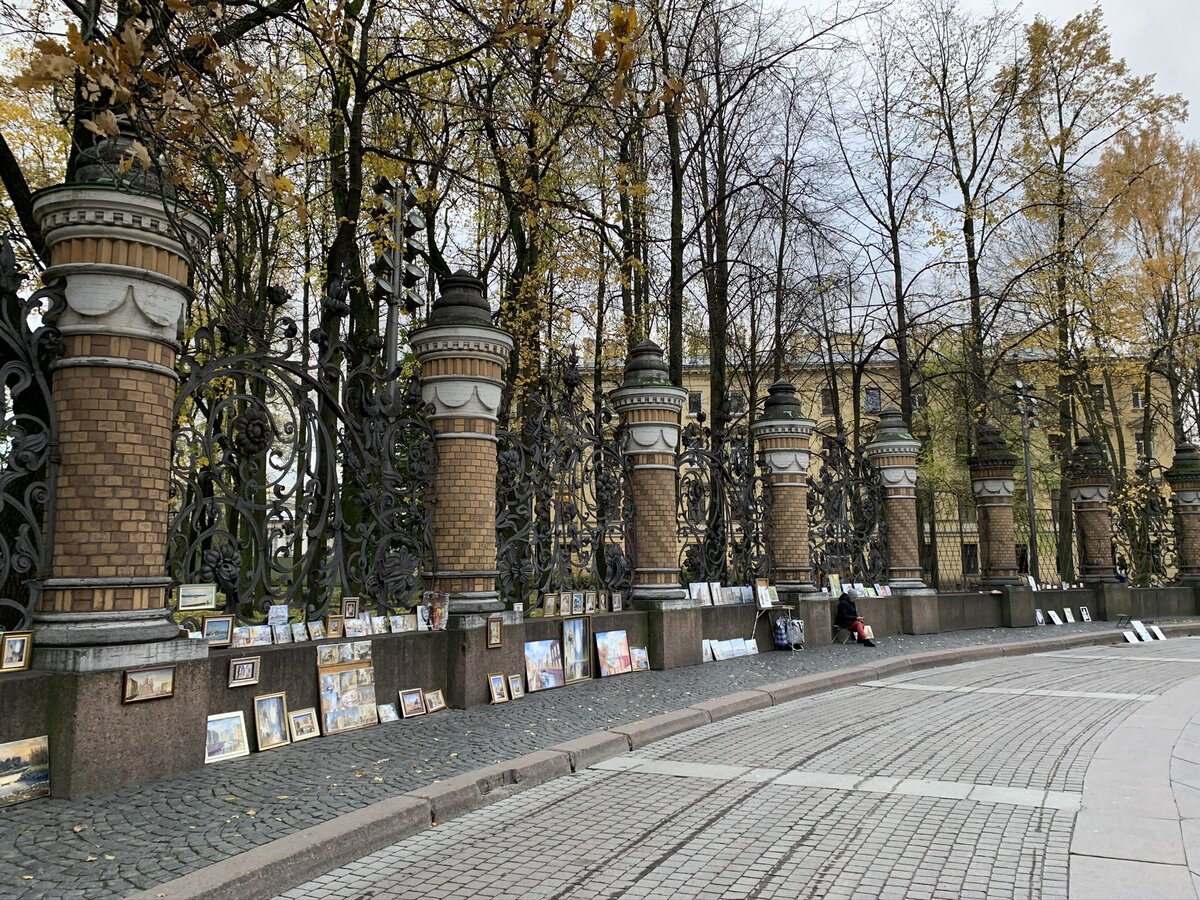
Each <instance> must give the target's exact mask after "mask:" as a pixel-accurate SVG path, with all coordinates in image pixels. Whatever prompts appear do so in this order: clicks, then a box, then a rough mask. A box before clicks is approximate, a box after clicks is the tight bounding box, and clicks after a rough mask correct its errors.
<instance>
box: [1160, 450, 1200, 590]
mask: <svg viewBox="0 0 1200 900" xmlns="http://www.w3.org/2000/svg"><path fill="white" fill-rule="evenodd" d="M1167 481H1168V482H1169V483H1170V485H1171V492H1172V494H1173V498H1172V509H1173V512H1174V516H1175V523H1174V524H1175V553H1176V557H1177V559H1178V560H1179V577H1180V579H1181V580H1182V581H1183V582H1185V583H1187V584H1192V585H1195V586H1197V587H1200V453H1197V452H1196V448H1195V447H1193V446H1192V445H1191V444H1189V443H1187V442H1186V441H1184V442H1181V443H1178V444H1176V445H1175V458H1174V460H1173V461H1172V462H1171V468H1169V469H1168V470H1167Z"/></svg>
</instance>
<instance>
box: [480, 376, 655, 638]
mask: <svg viewBox="0 0 1200 900" xmlns="http://www.w3.org/2000/svg"><path fill="white" fill-rule="evenodd" d="M585 395H586V392H585V391H584V390H583V377H582V375H581V373H580V371H579V359H578V357H577V356H576V354H575V353H574V352H572V353H571V354H570V356H568V357H566V358H561V357H552V358H551V359H550V361H549V362H548V363H547V365H546V370H545V373H544V374H543V376H542V377H541V378H540V379H539V381H538V383H537V385H536V386H535V387H534V389H533V390H532V391H530V392H529V393H528V394H527V395H526V396H525V398H524V399H523V401H522V406H521V409H520V411H519V417H518V420H517V422H516V423H515V425H514V427H513V428H510V429H501V431H500V432H499V434H498V438H499V446H498V454H499V455H498V461H497V478H496V535H497V563H498V569H499V574H498V578H497V589H498V590H499V593H500V597H501V599H503V600H504V601H505V602H506V603H508V604H512V603H515V602H522V603H524V604H525V611H526V615H528V614H529V613H531V612H533V610H535V609H538V608H540V604H541V597H542V594H543V593H545V592H547V591H551V592H553V591H558V590H563V589H566V588H570V587H585V586H590V587H598V588H604V589H608V590H618V591H627V590H628V589H629V586H630V585H631V584H632V583H633V552H632V551H633V548H632V546H631V541H630V540H629V533H628V528H629V527H630V523H632V521H633V494H632V491H631V490H630V487H629V471H628V469H627V467H626V461H625V457H624V454H622V452H621V444H620V433H619V427H618V426H617V424H616V419H615V417H614V415H613V413H612V411H611V410H610V409H609V408H608V405H607V402H606V401H607V398H606V397H605V396H604V395H601V396H600V397H588V396H585ZM589 399H590V400H591V401H592V402H591V405H590V407H589V403H588V401H589Z"/></svg>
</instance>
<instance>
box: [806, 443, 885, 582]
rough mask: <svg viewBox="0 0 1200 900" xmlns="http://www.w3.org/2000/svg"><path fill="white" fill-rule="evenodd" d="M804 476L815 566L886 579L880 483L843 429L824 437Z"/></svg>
mask: <svg viewBox="0 0 1200 900" xmlns="http://www.w3.org/2000/svg"><path fill="white" fill-rule="evenodd" d="M819 463H820V467H819V468H818V469H817V472H816V474H815V475H811V476H809V479H808V485H809V487H808V539H809V546H810V551H811V555H812V565H813V569H814V571H815V572H819V573H822V574H823V575H830V574H834V575H840V576H842V577H849V578H850V580H851V581H858V582H862V583H863V584H875V583H880V582H886V581H887V571H888V558H887V522H886V520H885V518H884V505H883V503H884V501H883V497H884V494H883V483H882V481H881V480H880V477H879V473H878V471H877V470H876V469H875V467H874V466H872V465H871V463H870V461H869V460H867V459H866V458H865V457H864V456H863V455H862V453H860V452H858V451H856V450H854V449H853V448H851V447H850V446H849V445H848V444H847V443H846V438H845V435H839V436H837V437H835V438H831V439H828V440H826V441H825V447H824V449H823V450H822V451H821V452H820V454H819Z"/></svg>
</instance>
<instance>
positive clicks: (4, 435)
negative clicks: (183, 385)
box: [0, 241, 65, 631]
mask: <svg viewBox="0 0 1200 900" xmlns="http://www.w3.org/2000/svg"><path fill="white" fill-rule="evenodd" d="M24 280H25V275H24V273H23V272H22V271H21V269H20V267H19V266H18V264H17V260H16V255H15V254H14V252H13V248H12V245H11V244H9V243H8V241H4V242H3V243H2V244H0V631H13V630H21V629H26V628H28V627H29V626H30V625H31V623H32V621H33V611H34V605H35V604H36V602H37V586H38V579H39V577H41V576H44V575H45V573H46V571H47V569H48V568H49V563H50V559H49V556H50V548H51V544H52V539H53V534H52V528H53V517H52V516H51V517H50V518H49V520H48V519H47V513H48V511H49V510H50V508H51V506H52V503H51V499H52V497H53V494H54V476H55V469H56V460H55V457H54V447H55V444H56V442H57V435H58V429H57V422H56V419H55V415H54V402H53V400H52V398H51V395H50V376H49V371H50V366H51V364H52V363H53V361H54V360H55V359H56V358H57V357H58V356H59V355H60V354H61V352H62V338H61V336H60V335H59V333H58V330H57V329H56V328H54V325H53V322H54V319H55V316H56V314H57V311H58V309H60V308H61V305H62V304H63V303H64V302H65V301H64V298H63V293H62V291H63V283H62V282H61V281H59V282H55V283H54V284H51V285H50V286H48V287H46V288H44V289H43V290H40V291H38V292H37V293H35V294H33V295H32V296H31V297H29V298H27V299H22V298H21V297H19V296H18V294H17V292H18V291H19V290H20V289H21V285H22V283H23V282H24ZM38 313H42V321H41V323H40V324H38V326H37V327H36V328H34V327H31V323H30V317H31V316H33V315H36V314H38Z"/></svg>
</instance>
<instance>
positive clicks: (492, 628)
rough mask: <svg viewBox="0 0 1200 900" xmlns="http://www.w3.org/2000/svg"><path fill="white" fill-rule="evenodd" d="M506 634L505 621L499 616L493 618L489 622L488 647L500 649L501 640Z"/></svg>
mask: <svg viewBox="0 0 1200 900" xmlns="http://www.w3.org/2000/svg"><path fill="white" fill-rule="evenodd" d="M503 634H504V620H503V619H501V618H500V617H499V616H492V617H491V618H489V619H488V620H487V645H488V648H489V649H491V648H492V647H499V646H500V642H501V638H502V637H503Z"/></svg>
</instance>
